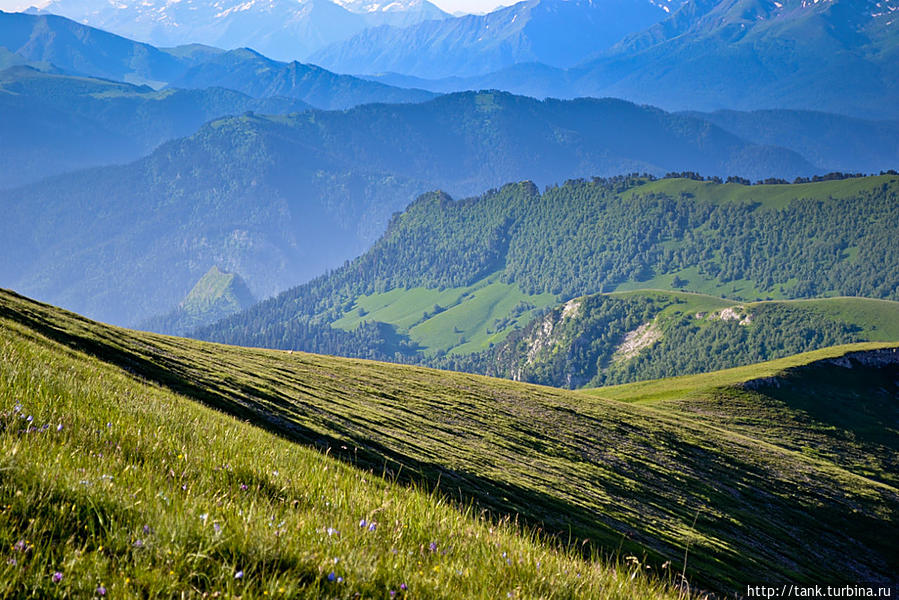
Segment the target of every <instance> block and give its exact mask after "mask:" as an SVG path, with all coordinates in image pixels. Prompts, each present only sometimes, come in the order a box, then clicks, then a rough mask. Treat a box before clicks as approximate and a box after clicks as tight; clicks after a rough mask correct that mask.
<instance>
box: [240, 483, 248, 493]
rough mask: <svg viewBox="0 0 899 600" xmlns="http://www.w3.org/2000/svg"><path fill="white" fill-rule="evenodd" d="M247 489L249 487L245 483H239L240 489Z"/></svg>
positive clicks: (243, 490)
mask: <svg viewBox="0 0 899 600" xmlns="http://www.w3.org/2000/svg"><path fill="white" fill-rule="evenodd" d="M247 489H249V488H247V484H245V483H241V484H240V491H242V492H245V491H247Z"/></svg>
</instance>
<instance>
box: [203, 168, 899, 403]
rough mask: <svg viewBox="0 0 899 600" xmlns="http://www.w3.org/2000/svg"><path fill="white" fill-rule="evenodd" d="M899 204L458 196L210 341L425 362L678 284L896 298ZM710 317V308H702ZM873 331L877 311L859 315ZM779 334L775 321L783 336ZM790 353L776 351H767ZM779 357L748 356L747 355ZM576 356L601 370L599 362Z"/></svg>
mask: <svg viewBox="0 0 899 600" xmlns="http://www.w3.org/2000/svg"><path fill="white" fill-rule="evenodd" d="M897 194H899V176H895V175H884V176H878V177H867V178H853V179H844V180H836V181H822V182H817V183H807V184H774V185H753V186H747V185H742V184H737V183H714V182H709V181H695V180H692V179H679V178H670V179H662V180H655V181H650V180H647V179H646V178H638V177H620V178H613V179H609V180H599V179H596V180H593V181H590V182H586V181H570V182H567V183H566V184H565V185H563V186H558V187H550V188H548V189H547V190H546V191H545V192H544V193H542V194H541V193H540V192H539V191H538V189H537V188H536V186H534V185H533V184H532V183H530V182H524V183H521V184H515V185H508V186H504V187H503V188H501V189H499V190H493V191H491V192H489V193H487V194H485V195H483V196H481V197H479V198H471V199H466V200H460V201H453V200H452V199H451V198H449V197H447V196H446V195H443V194H430V195H427V196H424V197H422V198H420V199H419V200H418V201H416V203H415V204H413V205H412V206H410V207H409V208H408V209H407V210H406V211H405V212H404V213H402V214H401V215H398V216H397V217H395V218H394V219H393V220H392V221H391V224H390V227H389V228H388V230H387V232H386V233H385V235H384V236H383V237H382V238H381V239H380V240H378V242H376V243H375V244H374V245H373V246H372V248H371V249H370V250H369V251H368V252H366V254H364V255H363V256H361V257H359V258H358V259H356V260H355V261H353V262H351V263H349V264H348V265H346V266H344V267H343V268H341V269H339V270H337V271H335V272H333V273H329V274H328V275H326V276H322V277H320V278H318V279H316V280H314V281H312V282H309V283H308V284H306V285H303V286H298V287H296V288H293V289H291V290H288V291H287V292H284V293H283V294H281V295H279V296H278V297H275V298H272V299H270V300H267V301H265V302H262V303H260V304H258V305H257V306H255V307H253V308H251V309H250V310H248V311H246V312H244V313H242V314H240V315H236V316H234V317H232V318H230V319H227V320H225V321H223V322H221V323H219V324H216V325H214V326H212V327H209V328H206V329H204V330H202V331H199V332H198V335H200V336H202V337H204V338H206V339H211V340H215V341H223V342H227V343H235V344H241V345H248V346H268V347H277V348H285V349H287V348H292V349H303V350H309V351H316V352H321V353H328V354H342V355H350V356H361V357H368V358H379V359H387V360H400V361H418V360H423V359H424V360H431V359H430V358H423V357H428V356H430V357H433V359H435V360H436V359H440V356H441V353H443V352H446V353H448V354H450V355H454V354H467V353H471V352H477V351H482V350H488V349H489V348H490V347H491V345H497V344H499V343H500V342H502V340H503V338H504V337H505V336H506V335H508V334H509V332H510V331H511V330H512V329H514V328H515V327H516V326H522V327H523V326H525V325H526V324H527V323H528V322H530V320H531V319H533V318H534V316H536V314H537V311H538V310H539V309H540V308H542V307H547V306H555V305H557V304H559V303H561V302H566V301H568V300H570V299H573V298H577V297H579V296H582V295H585V294H593V293H596V292H611V291H615V290H618V291H626V290H634V289H652V288H666V289H670V290H688V291H695V292H702V293H705V294H713V295H715V296H726V297H729V298H732V299H735V300H742V301H743V302H746V301H753V300H764V299H774V298H776V299H786V298H797V297H806V298H808V297H815V296H822V295H823V296H833V295H852V296H869V297H877V298H883V299H891V300H894V301H896V300H899V255H897V253H896V248H895V244H894V243H893V239H894V238H895V236H896V234H897V232H896V227H897V225H896V224H897V223H899V219H897V215H896V211H897V206H899V205H897V202H896V199H897ZM601 303H602V302H601ZM638 304H639V303H638ZM622 305H623V304H622ZM726 306H728V303H722V305H721V306H718V307H716V308H715V310H717V309H718V308H725V307H726ZM637 308H639V310H637V309H635V310H634V311H632V312H633V315H625V316H628V317H632V318H633V319H632V320H633V323H631V325H632V326H631V325H619V326H617V335H624V334H625V333H627V332H628V331H631V330H633V329H635V328H637V326H639V325H642V324H644V323H645V322H646V321H650V320H651V319H652V317H653V316H654V315H653V312H652V311H651V310H648V307H637ZM644 309H646V310H644ZM700 310H702V312H709V311H710V310H712V309H711V308H708V309H699V308H697V309H696V311H694V312H699V311H700ZM786 316H787V318H786V321H791V318H789V315H786ZM807 316H808V315H806V317H807ZM853 318H854V317H853ZM877 319H880V318H879V317H877ZM877 319H875V320H874V321H870V322H874V323H876V322H878V321H877ZM776 320H777V319H775V321H776ZM836 320H837V321H840V320H841V318H839V317H838V318H837V319H836ZM794 322H796V323H801V320H800V321H794ZM866 322H869V319H868V317H867V316H862V317H860V320H858V321H855V320H851V319H850V320H849V323H850V324H851V323H866ZM880 322H882V319H880ZM688 325H689V324H688ZM724 325H726V324H719V325H717V326H716V327H718V328H720V327H723V326H724ZM781 325H783V323H781V324H777V323H774V322H772V323H771V327H772V328H773V330H769V333H771V331H775V330H777V328H778V327H780V326H781ZM833 325H834V326H835V327H836V329H835V330H834V332H833V333H834V335H836V336H838V337H837V338H830V340H831V341H829V342H827V343H835V342H838V341H851V340H852V339H855V338H849V339H846V338H845V337H839V336H849V335H854V334H855V333H858V332H857V331H855V330H854V329H852V327H851V326H850V325H846V324H845V323H844V324H843V325H839V324H838V323H834V324H833ZM535 327H536V328H537V329H538V330H539V329H540V325H539V324H537V325H535ZM716 327H712V329H710V331H712V332H713V333H714V332H715V331H717V329H716ZM847 328H848V329H847ZM600 329H604V328H603V327H600ZM725 329H726V327H725ZM688 330H689V327H687V328H685V329H683V330H682V332H686V331H688ZM814 330H815V328H814V327H811V331H814ZM743 331H744V330H742V329H741V328H739V327H737V328H736V329H733V330H730V332H729V333H728V334H727V335H731V334H734V335H743V333H740V332H743ZM717 332H718V333H719V334H721V335H723V334H724V333H725V332H724V331H717ZM714 337H715V336H712V338H714ZM762 338H764V336H762ZM776 338H778V336H777V335H774V337H773V338H772V339H776ZM801 339H802V341H803V343H805V342H809V341H811V340H814V339H815V337H814V336H811V337H807V338H806V337H803V338H801ZM868 339H882V338H876V337H872V338H868ZM709 341H714V340H709V339H706V340H705V341H704V343H703V344H700V345H699V347H697V348H691V347H689V346H687V347H685V348H684V352H685V354H686V355H687V356H686V358H690V359H696V355H690V351H695V352H705V351H706V349H707V348H706V346H707V343H708V342H709ZM730 341H735V340H730ZM611 342H612V343H614V344H616V345H617V341H616V340H614V339H613V340H611ZM790 343H791V344H792V343H794V342H790ZM817 343H818V344H821V343H824V342H821V341H818V342H817ZM808 347H811V346H804V347H800V349H801V348H808ZM782 349H783V348H781V347H778V346H777V345H775V344H773V343H772V344H771V345H770V347H769V348H768V349H767V350H766V351H765V352H774V351H777V350H782ZM573 350H576V351H577V352H582V351H583V352H585V353H586V351H587V348H584V349H581V348H579V347H575V348H573ZM756 351H757V349H756V350H753V352H756ZM741 352H742V351H741ZM773 355H774V354H761V355H759V354H753V353H743V359H742V360H747V359H749V360H753V359H758V358H760V357H765V356H773ZM723 356H727V357H728V360H730V359H732V358H733V356H731V355H728V354H727V353H724V354H723ZM519 357H520V354H516V355H515V356H514V357H513V358H514V359H515V360H517V359H518V358H519ZM577 358H578V359H579V360H580V359H583V361H584V362H583V363H581V366H582V367H586V368H588V369H589V368H594V369H595V368H596V364H595V362H593V363H592V365H591V362H590V360H591V359H590V356H589V354H587V356H578V357H577ZM594 359H595V357H594ZM454 360H455V359H454V358H453V356H448V357H446V362H438V363H436V364H441V365H446V366H456V367H460V366H461V367H463V368H465V361H464V360H463V359H461V358H460V359H459V363H461V364H454V362H453V361H454ZM730 364H734V363H730ZM681 366H683V365H681ZM722 366H723V365H722ZM666 368H667V365H666ZM694 368H695V367H694ZM481 372H483V371H481ZM569 372H571V371H569ZM503 373H504V374H506V372H505V371H504V372H503ZM621 374H622V375H623V374H626V372H623V373H621ZM669 374H671V372H668V371H665V372H661V373H658V372H657V373H656V376H663V375H669ZM591 377H593V375H592V374H591V375H590V376H589V377H587V379H586V380H581V381H579V382H578V383H576V384H575V385H583V384H585V383H586V382H587V380H589V379H590V378H591ZM544 381H546V382H552V383H555V384H557V385H571V384H570V383H567V382H566V381H565V380H564V379H562V380H559V379H551V380H544Z"/></svg>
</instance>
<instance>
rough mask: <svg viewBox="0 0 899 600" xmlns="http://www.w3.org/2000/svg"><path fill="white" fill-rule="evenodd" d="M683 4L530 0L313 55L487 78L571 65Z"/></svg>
mask: <svg viewBox="0 0 899 600" xmlns="http://www.w3.org/2000/svg"><path fill="white" fill-rule="evenodd" d="M679 5H680V2H679V1H678V0H673V1H666V0H658V1H657V2H651V1H650V0H526V1H524V2H519V3H518V4H515V5H513V6H509V7H505V8H500V9H497V10H495V11H493V12H491V13H489V14H486V15H465V16H461V17H456V18H452V19H442V20H436V21H425V22H422V23H419V24H417V25H414V26H409V27H402V28H401V27H388V26H384V27H377V28H369V29H366V30H364V31H362V32H361V33H358V34H357V35H355V36H353V37H352V38H350V39H349V40H347V41H344V42H339V43H336V44H333V45H331V46H329V47H327V48H325V49H323V50H321V51H319V52H317V53H315V54H313V55H312V56H311V57H310V60H311V61H312V62H315V63H316V64H320V65H322V66H324V67H325V68H328V69H333V70H336V71H339V72H342V73H368V74H372V73H384V72H395V73H401V74H404V75H412V76H418V77H427V78H440V77H448V76H463V77H464V76H472V75H481V74H485V73H490V72H492V71H496V70H499V69H502V68H505V67H508V66H511V65H514V64H516V63H521V62H540V63H544V64H547V65H551V66H555V67H570V66H572V65H575V64H577V63H579V62H581V61H582V60H584V59H585V58H587V57H589V56H591V55H592V54H594V53H596V52H598V51H600V50H603V49H606V48H608V47H610V46H612V45H613V44H615V43H616V42H618V41H619V40H621V39H622V38H624V37H625V36H626V35H627V34H629V33H634V32H636V31H640V30H643V29H645V28H647V27H649V26H650V25H652V24H654V23H657V22H658V21H660V20H662V19H663V18H664V17H666V16H667V15H668V14H669V11H671V10H673V9H676V8H677V7H678V6H679ZM488 87H490V86H488Z"/></svg>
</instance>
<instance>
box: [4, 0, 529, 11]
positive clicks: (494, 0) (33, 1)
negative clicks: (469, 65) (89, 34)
mask: <svg viewBox="0 0 899 600" xmlns="http://www.w3.org/2000/svg"><path fill="white" fill-rule="evenodd" d="M431 2H433V3H434V4H436V5H437V6H439V7H440V8H442V9H443V10H445V11H446V12H448V13H450V14H453V13H456V12H466V13H486V12H490V11H491V10H493V9H494V8H496V7H497V6H500V5H509V4H514V3H515V0H431ZM46 3H47V2H46V0H43V1H41V0H0V10H5V11H6V12H16V11H20V10H25V9H26V8H28V7H29V6H41V5H44V4H46Z"/></svg>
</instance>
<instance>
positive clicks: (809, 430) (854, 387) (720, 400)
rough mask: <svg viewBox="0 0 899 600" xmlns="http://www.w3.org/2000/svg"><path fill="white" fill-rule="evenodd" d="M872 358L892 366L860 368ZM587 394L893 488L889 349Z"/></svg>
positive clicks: (835, 351) (896, 442)
mask: <svg viewBox="0 0 899 600" xmlns="http://www.w3.org/2000/svg"><path fill="white" fill-rule="evenodd" d="M852 306H853V307H854V306H857V305H852ZM850 352H866V353H867V354H866V355H865V356H866V357H867V358H859V359H857V360H848V359H847V358H846V355H847V353H850ZM878 355H880V356H886V357H889V356H890V355H892V357H893V358H892V360H893V364H892V365H888V366H884V365H878V366H872V365H866V364H865V361H866V360H872V359H871V357H872V356H875V357H876V356H878ZM850 356H851V354H850ZM747 382H748V383H747ZM585 393H587V394H590V395H592V396H597V397H601V398H605V399H614V400H620V401H626V402H639V403H641V404H643V405H650V406H653V407H655V408H658V409H662V410H667V411H672V412H675V413H678V414H682V415H684V416H688V417H689V418H690V419H691V420H693V421H695V422H702V423H706V424H708V425H709V426H710V427H717V428H722V429H727V430H728V431H732V432H736V433H740V434H743V435H749V436H752V437H754V438H756V439H760V440H764V441H766V442H769V443H771V444H774V445H777V446H779V447H782V448H785V449H789V450H792V451H796V452H801V453H803V454H805V455H807V456H813V457H818V458H823V459H825V460H827V461H830V462H833V463H834V464H837V465H839V466H841V467H842V468H845V469H847V470H849V471H852V472H854V473H857V474H859V475H862V476H864V477H869V478H871V479H875V480H880V481H884V482H887V483H889V484H890V485H892V486H897V485H899V429H897V428H896V424H897V423H899V350H897V349H896V344H895V342H894V343H893V344H876V343H869V344H853V345H850V346H839V347H835V348H825V349H822V350H817V351H814V352H808V353H805V354H800V355H796V356H791V357H788V358H784V359H780V360H774V361H770V362H766V363H761V364H757V365H749V366H745V367H737V368H734V369H727V370H725V371H717V372H714V373H704V374H701V375H687V376H683V377H672V378H669V379H660V380H655V381H647V382H638V383H631V384H625V385H619V386H612V387H606V388H598V389H593V390H586V391H585Z"/></svg>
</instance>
